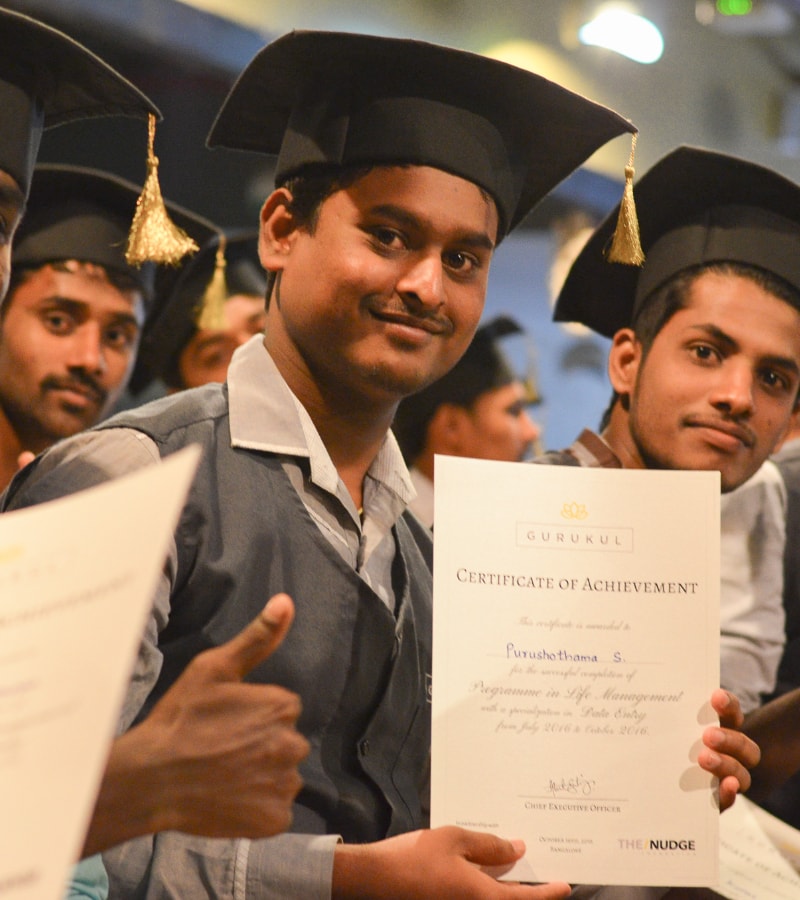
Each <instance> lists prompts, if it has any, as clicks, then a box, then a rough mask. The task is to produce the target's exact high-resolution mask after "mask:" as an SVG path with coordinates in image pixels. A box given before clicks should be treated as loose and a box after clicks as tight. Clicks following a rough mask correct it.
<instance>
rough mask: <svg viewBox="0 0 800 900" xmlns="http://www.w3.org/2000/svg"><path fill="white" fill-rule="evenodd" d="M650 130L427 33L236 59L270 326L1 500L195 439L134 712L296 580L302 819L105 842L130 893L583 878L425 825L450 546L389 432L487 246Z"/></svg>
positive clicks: (479, 886)
mask: <svg viewBox="0 0 800 900" xmlns="http://www.w3.org/2000/svg"><path fill="white" fill-rule="evenodd" d="M632 130H633V126H631V124H630V123H629V122H627V121H625V120H623V119H622V118H621V117H619V116H617V114H615V113H613V112H612V111H610V110H608V109H605V108H603V107H598V106H597V105H596V104H593V103H591V102H590V101H587V100H586V99H584V98H582V97H578V96H577V95H574V94H572V93H571V92H568V91H565V90H564V89H563V88H560V87H559V86H558V85H555V84H553V83H552V82H548V81H546V80H545V79H542V78H540V77H538V76H536V75H534V74H532V73H530V72H527V71H524V70H521V69H517V68H515V67H513V66H509V65H506V64H504V63H500V62H498V61H496V60H491V59H488V58H484V57H480V56H477V55H475V54H471V53H466V52H463V51H458V50H454V49H450V48H445V47H440V46H436V45H432V44H426V43H423V42H420V41H412V40H399V39H392V38H378V37H373V36H368V35H353V34H335V33H325V32H293V33H291V34H289V35H286V36H284V37H282V38H279V39H278V40H276V41H275V42H273V43H272V44H270V45H269V46H267V47H266V48H264V49H263V50H262V51H261V52H260V53H259V54H257V56H256V57H255V58H254V60H253V61H252V62H251V63H250V64H249V66H248V67H247V68H246V69H245V71H244V72H243V73H242V74H241V75H240V77H239V80H238V81H237V83H236V85H235V86H234V88H233V89H232V91H231V94H230V95H229V97H228V99H227V100H226V102H225V104H224V105H223V108H222V110H221V111H220V113H219V115H218V117H217V120H216V123H215V125H214V127H213V128H212V132H211V134H210V136H209V143H210V144H211V145H212V146H225V147H229V148H231V149H241V150H246V149H249V150H258V151H261V152H264V153H268V154H273V155H276V156H277V164H276V188H275V190H274V191H273V192H272V193H270V195H269V196H268V197H267V198H266V200H265V202H264V205H263V207H262V211H261V218H260V245H259V247H260V258H261V263H262V265H263V266H264V268H265V269H266V270H267V272H268V274H269V278H270V286H269V300H268V305H267V326H266V332H265V337H264V338H261V337H254V338H252V339H251V340H250V341H249V342H248V343H247V344H245V345H244V346H243V347H241V348H240V349H239V350H237V351H236V353H235V354H234V357H233V361H232V363H231V366H230V368H229V370H228V378H227V382H226V384H224V385H215V384H212V385H206V386H204V387H200V388H195V389H192V390H188V391H183V392H181V393H179V394H176V395H174V396H173V397H168V398H165V399H163V400H159V401H156V403H154V404H148V405H145V406H143V407H140V408H138V409H137V410H133V411H131V412H130V413H127V414H123V415H122V416H119V417H114V418H113V419H112V420H111V421H109V422H106V423H103V424H102V425H101V426H100V427H99V428H98V429H97V430H96V431H94V432H93V433H91V434H89V435H80V436H79V438H78V439H71V440H69V441H64V442H62V443H61V444H59V445H57V446H56V447H54V448H51V450H49V451H47V452H46V453H45V454H44V455H43V456H42V457H40V458H39V462H38V464H37V465H36V466H35V467H34V468H29V469H28V470H27V471H26V472H25V473H23V474H22V475H21V476H18V478H17V480H16V481H15V482H12V485H11V487H10V488H9V491H10V493H9V495H8V497H7V501H8V503H9V505H10V506H17V505H27V504H30V503H32V502H37V501H38V500H42V499H45V498H47V497H53V496H55V495H57V494H63V493H67V492H69V491H71V490H75V489H77V488H79V487H83V486H87V485H88V484H91V483H96V482H101V481H103V480H105V479H106V478H108V477H109V476H110V475H112V474H113V473H114V472H116V471H119V470H120V468H122V469H129V468H131V467H135V466H137V465H138V466H144V465H149V464H152V463H153V462H154V461H157V460H158V459H160V458H161V456H162V454H164V455H166V454H169V453H170V452H172V451H173V450H174V449H177V447H178V446H180V445H182V444H184V443H186V442H199V443H201V444H202V446H203V449H204V453H203V460H202V462H201V466H200V470H199V472H198V476H197V478H196V479H195V482H194V484H193V487H192V491H191V494H190V497H189V500H188V501H187V504H186V506H185V508H184V511H183V513H182V517H181V522H180V524H179V526H178V528H177V529H176V532H175V534H174V542H173V546H172V548H171V553H170V558H169V562H168V565H167V566H166V568H165V570H164V573H163V577H162V579H161V581H160V584H159V586H158V590H157V595H156V598H155V602H154V608H153V611H152V617H151V626H152V627H151V629H150V630H149V631H148V643H146V644H145V645H144V646H143V648H142V649H143V653H149V654H150V658H151V663H150V666H149V672H148V673H147V674H148V679H145V680H143V681H142V682H140V683H138V684H132V685H131V688H130V690H129V695H128V702H127V705H126V712H127V714H128V716H130V717H131V718H133V717H135V716H137V715H138V716H142V715H145V716H146V715H147V712H148V710H149V708H150V707H151V706H152V704H153V703H156V702H157V701H158V698H159V697H160V696H161V695H162V694H163V692H164V691H165V690H167V689H168V688H169V685H170V683H171V682H172V680H173V679H174V678H175V677H177V676H178V675H179V673H180V672H181V671H182V669H183V667H184V666H185V665H186V664H187V662H188V661H189V660H190V659H192V657H194V655H195V654H196V653H197V652H198V651H200V650H202V649H205V648H207V647H209V646H214V645H216V644H218V643H220V642H222V641H224V640H226V639H227V638H228V636H229V635H230V634H231V633H234V632H235V631H236V630H237V629H238V628H239V627H240V622H242V621H245V620H247V619H248V618H249V617H250V616H251V614H252V611H253V609H254V608H255V605H257V604H260V603H262V602H263V599H262V598H263V596H264V595H265V594H269V593H270V592H272V590H273V589H274V588H276V587H277V586H278V585H280V589H281V590H284V591H286V592H287V593H288V594H290V596H292V598H293V599H294V601H295V604H296V607H297V616H296V618H295V622H294V626H293V628H292V631H291V633H290V634H289V635H288V636H287V639H286V641H285V642H284V644H283V645H282V646H281V648H279V650H277V651H276V652H275V653H274V654H273V655H272V656H271V657H270V659H269V660H268V661H267V663H266V664H265V665H263V666H261V667H259V669H258V671H257V672H256V673H254V674H255V676H256V677H257V678H258V680H264V679H266V680H269V681H272V682H274V683H279V684H283V685H284V686H286V687H288V688H290V689H291V690H295V691H297V692H298V693H299V694H300V696H301V698H302V700H303V713H302V715H301V718H300V720H299V728H300V730H301V731H302V733H303V734H304V735H305V736H306V737H307V738H308V739H309V743H310V744H311V752H310V754H309V757H308V759H307V761H306V763H305V764H304V765H303V767H302V772H301V774H302V775H303V779H304V783H305V787H304V789H303V791H302V792H301V793H300V795H299V796H298V799H297V802H296V804H295V806H294V819H293V823H292V832H291V833H290V834H286V835H279V836H277V837H275V838H272V839H270V840H268V841H249V842H248V841H232V842H227V843H221V842H209V841H204V840H202V839H192V838H187V837H186V836H184V835H177V834H175V833H170V832H166V833H161V834H158V835H155V836H153V837H152V838H148V839H142V840H138V841H136V842H130V843H128V844H126V845H124V846H123V847H120V848H117V849H115V850H114V851H112V852H110V853H107V854H105V855H104V859H105V861H106V864H107V866H108V869H109V872H110V876H111V879H112V893H113V894H114V895H115V896H125V897H135V896H141V897H145V896H149V897H154V896H162V897H163V896H173V897H195V896H211V897H230V896H235V897H253V898H267V897H275V898H278V897H280V898H286V897H294V898H301V897H303V898H305V897H307V898H312V897H313V898H330V897H332V896H333V897H336V898H343V897H371V898H379V897H395V898H417V897H418V898H423V897H424V898H428V900H436V898H445V897H453V896H469V897H473V898H476V900H477V898H490V897H499V896H501V895H502V896H506V897H508V898H509V900H534V898H539V900H544V898H556V897H564V896H567V895H568V893H569V886H568V885H565V884H552V885H539V886H533V885H511V884H509V885H505V884H504V885H498V884H497V882H496V881H495V880H494V878H493V877H491V875H490V874H489V873H488V872H486V871H485V867H492V869H493V871H495V870H496V869H495V867H501V868H502V867H505V868H506V869H507V868H508V866H509V865H510V864H511V863H513V862H514V861H515V860H517V859H518V858H519V857H520V855H521V854H522V853H523V852H524V848H523V847H522V846H521V845H520V844H519V843H518V842H514V841H509V840H505V839H500V838H499V837H497V836H495V835H492V834H486V833H482V832H475V831H472V830H469V829H464V828H457V827H450V828H437V829H428V828H426V825H427V823H428V816H427V809H428V790H427V775H428V759H429V754H430V705H429V703H430V691H431V682H430V676H431V630H432V614H431V568H430V567H431V550H432V546H431V538H430V534H429V533H428V531H427V530H426V529H424V528H423V527H422V526H421V525H420V524H419V523H418V522H417V521H416V519H415V518H414V517H413V515H412V514H410V513H409V512H408V511H407V506H408V503H409V501H410V500H411V498H412V496H413V491H412V489H411V486H410V482H409V478H408V473H407V470H406V468H405V466H404V464H403V461H402V458H401V455H400V452H399V449H398V447H397V445H396V442H395V441H394V438H393V437H392V435H391V432H390V426H391V422H392V420H393V418H394V413H395V411H396V408H397V404H398V403H399V401H400V400H401V399H402V397H404V396H407V395H408V394H411V393H413V392H414V391H417V390H420V389H422V388H424V387H425V386H426V385H428V384H430V383H432V382H433V381H434V380H436V379H437V378H439V377H441V376H442V375H444V374H445V373H446V372H447V371H448V370H449V369H450V368H452V366H453V365H454V364H455V363H456V362H457V360H458V359H459V357H460V356H461V355H462V354H463V353H464V351H465V350H466V348H467V346H468V344H469V342H470V340H471V338H472V336H473V334H474V332H475V330H476V328H477V326H478V322H479V320H480V316H481V313H482V311H483V306H484V300H485V295H486V285H487V278H488V271H489V266H490V263H491V259H492V255H493V252H494V248H495V246H496V244H497V243H498V242H499V241H500V240H502V239H503V237H504V236H505V235H506V234H507V233H508V232H509V231H510V230H511V229H512V228H514V227H515V226H516V225H517V224H518V223H519V222H520V221H521V220H522V219H523V218H524V216H525V215H526V214H527V213H528V211H529V210H530V209H531V207H532V206H533V205H534V204H535V203H536V202H537V201H538V200H539V199H541V197H543V196H544V194H546V193H547V192H548V191H549V190H550V189H551V188H552V187H553V186H554V185H555V184H556V183H558V182H559V181H560V180H561V179H562V178H563V177H565V176H566V175H567V174H568V173H569V171H571V170H572V169H574V168H575V167H576V166H577V165H580V164H581V163H582V162H583V160H584V159H586V158H587V156H588V155H589V154H590V153H592V152H593V151H594V150H595V149H597V147H599V146H600V145H602V144H604V143H605V142H606V141H607V140H609V139H610V138H611V137H613V136H615V135H619V134H622V133H625V132H629V131H632ZM123 457H125V459H126V461H125V462H121V460H122V459H123ZM156 635H157V636H156ZM148 690H149V694H148ZM145 695H146V696H145ZM729 704H730V707H731V709H732V710H733V711H734V712H735V710H736V708H737V707H736V701H735V700H729ZM144 722H145V723H146V722H147V718H145V719H144ZM710 733H711V738H712V739H713V741H714V742H715V743H714V746H715V753H714V754H713V756H711V755H709V754H708V753H706V754H705V755H704V753H703V752H702V751H701V753H700V759H699V761H700V764H701V765H703V766H704V767H705V768H707V769H708V770H709V771H711V772H712V773H713V774H714V775H716V776H717V777H718V778H719V785H720V790H719V795H720V802H721V805H722V806H723V807H725V806H728V805H730V803H732V802H733V799H734V797H735V793H736V791H737V790H739V789H740V788H741V787H746V786H747V784H748V783H749V776H748V774H747V769H748V767H749V766H750V765H752V764H753V763H754V762H755V760H756V758H757V748H756V747H754V745H752V743H751V742H749V741H748V740H747V739H745V738H744V736H743V735H741V734H739V733H738V732H736V731H734V730H731V729H729V728H718V729H711V730H710Z"/></svg>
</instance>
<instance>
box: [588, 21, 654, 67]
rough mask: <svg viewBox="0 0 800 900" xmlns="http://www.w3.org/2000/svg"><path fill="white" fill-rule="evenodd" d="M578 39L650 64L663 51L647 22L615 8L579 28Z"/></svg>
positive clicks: (651, 26) (652, 28) (651, 25)
mask: <svg viewBox="0 0 800 900" xmlns="http://www.w3.org/2000/svg"><path fill="white" fill-rule="evenodd" d="M578 39H579V40H580V42H581V43H582V44H591V45H592V46H594V47H605V48H606V49H608V50H613V51H614V52H615V53H620V54H622V56H627V57H628V59H632V60H634V61H635V62H640V63H654V62H655V61H656V60H657V59H660V58H661V54H662V53H663V52H664V38H662V37H661V32H660V31H659V30H658V28H656V26H655V25H653V23H652V22H651V21H650V20H649V19H645V18H643V17H642V16H636V15H634V14H633V13H629V12H625V11H624V10H619V9H608V10H605V11H603V12H601V13H600V14H599V15H598V16H597V17H596V18H594V19H592V21H591V22H587V23H586V24H585V25H583V26H581V28H580V29H579V31H578Z"/></svg>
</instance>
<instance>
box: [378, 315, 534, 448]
mask: <svg viewBox="0 0 800 900" xmlns="http://www.w3.org/2000/svg"><path fill="white" fill-rule="evenodd" d="M522 333H523V329H522V328H521V327H520V325H519V324H518V323H517V322H515V321H514V319H512V318H511V317H510V316H497V317H496V318H494V319H491V320H489V321H488V322H486V323H485V324H484V325H481V327H480V328H478V330H477V331H476V332H475V336H474V337H473V338H472V341H471V343H470V345H469V347H467V350H466V352H465V353H464V355H463V356H462V357H461V359H460V360H459V361H458V362H457V363H456V364H455V366H453V368H452V369H451V370H450V371H449V372H448V373H447V374H446V375H444V376H443V377H442V378H440V379H438V380H437V381H434V382H433V384H430V385H428V387H426V388H424V389H423V390H421V391H419V392H418V393H416V394H412V395H411V396H409V397H405V398H404V399H403V400H401V401H400V405H399V406H398V408H397V413H396V415H395V420H394V423H393V425H392V430H393V431H394V433H395V436H396V437H397V440H398V443H399V444H400V449H401V450H402V451H403V455H404V456H405V458H406V459H407V460H408V461H412V460H413V459H414V458H415V457H416V456H417V454H418V453H419V452H420V450H421V449H422V446H423V443H424V440H425V430H426V429H427V427H428V423H429V422H430V420H431V419H432V418H433V415H434V413H435V412H436V410H437V409H438V408H439V407H440V406H441V405H442V404H443V403H451V404H453V405H454V406H463V407H469V406H471V405H472V403H474V401H475V400H476V399H477V398H478V397H479V396H480V395H481V394H484V393H486V392H487V391H494V390H497V389H498V388H501V387H505V386H506V385H507V384H511V383H512V382H515V381H520V380H521V376H520V375H518V374H517V373H516V372H515V371H514V369H513V367H512V366H511V364H510V362H509V359H508V357H507V356H506V354H505V353H504V352H503V349H502V347H501V346H500V342H501V340H502V339H503V338H506V337H509V336H510V335H514V334H522ZM526 388H527V397H526V399H527V401H528V402H529V403H535V402H537V401H538V400H539V397H538V395H537V394H536V391H535V387H534V386H533V385H531V384H528V385H526Z"/></svg>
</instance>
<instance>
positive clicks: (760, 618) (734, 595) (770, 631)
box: [720, 462, 786, 713]
mask: <svg viewBox="0 0 800 900" xmlns="http://www.w3.org/2000/svg"><path fill="white" fill-rule="evenodd" d="M721 536H722V543H721V559H720V562H721V576H722V580H721V594H720V684H721V685H722V687H723V688H725V689H726V690H729V691H732V692H733V693H734V694H736V695H737V697H738V698H739V700H740V702H741V704H742V709H743V710H744V712H745V713H747V712H750V711H751V710H753V709H755V708H756V707H757V706H758V705H759V704H760V703H761V699H762V695H764V694H768V693H770V692H771V691H772V690H773V689H774V687H775V681H776V678H777V672H778V665H779V663H780V660H781V654H782V653H783V647H784V643H785V640H786V636H785V629H784V624H785V622H784V618H785V617H784V608H783V552H784V546H785V543H786V488H785V485H784V483H783V479H782V478H781V476H780V473H779V472H778V469H777V467H776V466H775V465H774V463H772V462H767V463H765V464H764V465H763V466H762V467H761V469H759V471H758V472H757V473H756V474H755V475H754V476H753V477H752V478H751V479H750V480H749V481H747V482H745V484H744V485H742V486H741V487H740V488H738V489H737V490H735V491H733V492H731V493H730V494H726V495H724V496H723V498H722V532H721Z"/></svg>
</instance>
